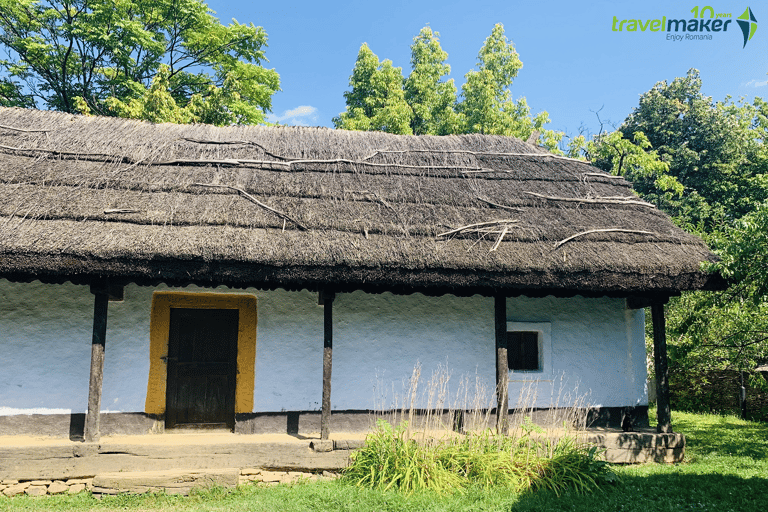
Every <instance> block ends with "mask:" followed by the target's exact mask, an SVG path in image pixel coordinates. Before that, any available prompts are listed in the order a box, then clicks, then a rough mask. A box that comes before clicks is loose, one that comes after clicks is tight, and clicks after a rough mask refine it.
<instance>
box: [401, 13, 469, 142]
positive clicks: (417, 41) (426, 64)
mask: <svg viewBox="0 0 768 512" xmlns="http://www.w3.org/2000/svg"><path fill="white" fill-rule="evenodd" d="M439 37H440V34H439V33H438V32H432V29H431V28H429V27H424V28H422V29H421V31H420V32H419V35H418V36H416V37H414V38H413V44H412V45H411V69H412V71H411V74H410V75H409V76H408V79H407V80H406V81H405V100H406V102H407V103H408V105H410V107H411V109H412V110H413V119H412V120H411V130H412V131H413V133H414V134H415V135H425V134H435V135H446V134H450V133H456V132H457V131H458V129H459V124H460V118H459V116H458V114H457V113H456V112H455V110H454V109H455V106H456V85H455V84H454V83H453V79H450V80H446V81H443V78H444V77H446V76H448V75H449V74H450V73H451V66H449V65H448V64H446V63H445V61H446V59H447V58H448V54H447V53H446V52H445V51H443V49H442V48H441V47H440V40H439Z"/></svg>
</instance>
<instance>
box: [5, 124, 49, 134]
mask: <svg viewBox="0 0 768 512" xmlns="http://www.w3.org/2000/svg"><path fill="white" fill-rule="evenodd" d="M0 128H2V129H4V130H13V131H16V132H24V133H48V132H50V131H51V130H25V129H23V128H14V127H13V126H5V125H2V124H0Z"/></svg>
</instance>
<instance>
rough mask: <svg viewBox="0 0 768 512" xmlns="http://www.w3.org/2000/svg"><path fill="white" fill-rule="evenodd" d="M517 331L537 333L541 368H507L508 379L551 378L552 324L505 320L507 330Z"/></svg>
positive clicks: (522, 380)
mask: <svg viewBox="0 0 768 512" xmlns="http://www.w3.org/2000/svg"><path fill="white" fill-rule="evenodd" d="M519 331H524V332H538V333H539V367H540V368H541V369H540V370H509V381H510V382H528V381H532V380H551V379H552V376H553V373H554V369H553V366H552V324H551V323H550V322H507V332H519ZM507 364H509V363H507Z"/></svg>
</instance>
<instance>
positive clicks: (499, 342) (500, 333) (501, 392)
mask: <svg viewBox="0 0 768 512" xmlns="http://www.w3.org/2000/svg"><path fill="white" fill-rule="evenodd" d="M494 320H495V322H494V323H495V326H496V398H497V400H498V401H497V402H496V432H498V433H499V434H503V435H506V434H508V433H509V418H508V416H509V362H508V359H507V357H508V356H507V297H506V296H504V295H496V296H495V297H494Z"/></svg>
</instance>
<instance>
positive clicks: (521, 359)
mask: <svg viewBox="0 0 768 512" xmlns="http://www.w3.org/2000/svg"><path fill="white" fill-rule="evenodd" d="M507 362H508V364H509V369H510V370H520V371H534V372H535V371H540V370H541V343H540V342H539V333H538V331H512V332H507Z"/></svg>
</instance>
